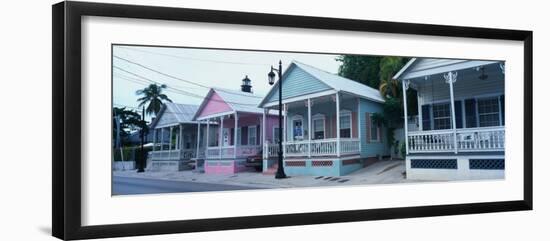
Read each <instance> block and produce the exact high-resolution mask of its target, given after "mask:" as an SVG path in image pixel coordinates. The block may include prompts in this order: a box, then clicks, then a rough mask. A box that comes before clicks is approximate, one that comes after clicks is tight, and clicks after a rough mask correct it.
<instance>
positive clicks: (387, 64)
mask: <svg viewBox="0 0 550 241" xmlns="http://www.w3.org/2000/svg"><path fill="white" fill-rule="evenodd" d="M403 62H404V61H403V58H402V57H383V58H382V59H381V60H380V86H379V87H378V89H379V91H380V94H381V95H382V96H383V97H384V98H386V99H387V98H388V97H393V98H398V99H400V92H399V90H400V88H399V81H397V80H396V79H393V75H394V74H395V73H397V71H399V69H401V67H403Z"/></svg>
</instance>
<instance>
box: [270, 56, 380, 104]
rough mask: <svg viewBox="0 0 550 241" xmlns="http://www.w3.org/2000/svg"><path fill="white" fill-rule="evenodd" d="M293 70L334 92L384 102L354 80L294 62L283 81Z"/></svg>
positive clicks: (373, 90) (372, 89)
mask: <svg viewBox="0 0 550 241" xmlns="http://www.w3.org/2000/svg"><path fill="white" fill-rule="evenodd" d="M293 68H300V69H302V70H303V71H305V72H307V73H308V74H310V75H311V76H313V77H314V78H316V79H317V80H319V81H321V82H323V83H325V84H327V85H328V86H330V87H331V88H332V89H334V90H336V91H344V92H348V93H351V94H354V95H357V96H359V97H362V98H365V99H368V100H372V101H375V102H380V103H383V102H384V101H385V100H384V98H383V97H382V95H381V94H380V91H378V90H377V89H374V88H372V87H369V86H366V85H364V84H361V83H359V82H357V81H354V80H351V79H348V78H344V77H342V76H339V75H337V74H333V73H330V72H327V71H325V70H322V69H319V68H316V67H313V66H311V65H308V64H304V63H301V62H298V61H296V60H294V61H292V63H291V64H290V66H289V67H288V68H287V70H286V71H285V73H284V74H283V81H284V79H285V78H284V77H285V76H286V75H287V73H289V72H290V71H292V69H293ZM278 84H279V82H277V83H276V84H275V85H274V86H273V87H272V88H271V90H270V91H269V93H268V94H267V95H266V96H265V98H264V99H263V100H262V102H261V103H260V106H263V104H265V101H267V97H268V96H269V95H270V94H271V92H272V91H274V90H276V89H277V88H278V87H277V86H278Z"/></svg>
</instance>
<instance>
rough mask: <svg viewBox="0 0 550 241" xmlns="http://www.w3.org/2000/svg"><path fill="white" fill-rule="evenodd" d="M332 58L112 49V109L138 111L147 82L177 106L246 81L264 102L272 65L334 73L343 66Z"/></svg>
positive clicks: (238, 88)
mask: <svg viewBox="0 0 550 241" xmlns="http://www.w3.org/2000/svg"><path fill="white" fill-rule="evenodd" d="M336 57H338V55H328V54H303V53H281V52H262V51H239V50H220V49H196V48H195V49H193V48H172V47H142V46H123V45H117V46H113V105H114V106H115V107H124V106H127V107H137V106H138V104H139V103H138V102H137V99H138V98H139V97H138V96H137V95H136V91H137V90H139V89H143V88H145V87H146V86H147V85H148V83H147V82H157V83H161V84H166V85H167V86H169V87H170V88H173V89H176V90H169V91H165V92H164V93H165V94H166V95H168V97H169V98H170V99H171V100H172V101H173V102H175V103H182V104H196V105H199V104H200V103H201V101H202V98H203V97H204V96H205V95H206V94H207V92H208V88H207V87H221V88H226V89H232V90H240V86H241V82H242V79H243V78H244V77H245V76H247V75H248V78H249V79H251V82H252V90H253V91H254V93H255V94H256V95H259V96H265V94H267V92H268V91H269V89H270V88H271V86H270V85H269V84H268V81H267V74H268V73H269V71H270V69H271V65H273V66H274V67H277V66H278V63H279V60H281V61H282V64H283V71H284V70H285V69H286V68H287V66H288V65H289V64H290V63H291V62H292V61H293V60H297V61H299V62H302V63H305V64H309V65H312V66H315V67H317V68H320V69H323V70H325V71H328V72H331V73H337V72H338V67H339V66H340V64H341V63H340V62H338V61H336ZM163 74H164V75H163ZM166 75H169V76H171V77H168V76H166ZM178 90H181V91H178ZM182 91H184V92H190V93H182ZM147 119H150V117H149V118H147Z"/></svg>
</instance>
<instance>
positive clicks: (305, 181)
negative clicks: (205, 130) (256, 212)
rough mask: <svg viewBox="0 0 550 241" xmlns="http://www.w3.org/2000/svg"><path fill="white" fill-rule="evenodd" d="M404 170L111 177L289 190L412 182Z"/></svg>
mask: <svg viewBox="0 0 550 241" xmlns="http://www.w3.org/2000/svg"><path fill="white" fill-rule="evenodd" d="M404 171H405V162H404V161H402V160H401V161H379V162H376V163H373V164H371V165H369V166H367V167H365V168H362V169H360V170H357V171H355V172H353V173H350V174H348V175H346V176H340V177H329V176H293V177H290V178H285V179H275V178H274V176H273V175H266V174H262V173H259V172H241V173H236V174H208V175H207V174H204V173H196V172H192V171H179V172H142V173H137V172H136V171H135V170H133V171H114V172H113V174H114V175H115V176H120V177H139V178H152V179H160V180H173V181H186V182H197V183H215V184H226V185H240V186H248V187H255V188H291V187H319V186H341V185H360V184H391V183H405V182H413V181H410V180H407V179H405V177H404V175H403V173H404Z"/></svg>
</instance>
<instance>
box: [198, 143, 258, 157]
mask: <svg viewBox="0 0 550 241" xmlns="http://www.w3.org/2000/svg"><path fill="white" fill-rule="evenodd" d="M261 149H262V147H261V146H260V145H255V146H252V145H250V146H237V157H246V156H254V155H258V154H259V153H260V151H261ZM206 157H207V158H219V157H220V147H219V146H211V147H208V149H207V151H206ZM233 157H235V146H223V147H222V148H221V158H233Z"/></svg>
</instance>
